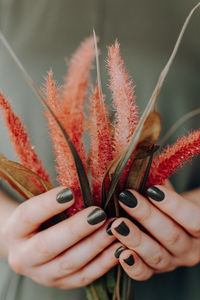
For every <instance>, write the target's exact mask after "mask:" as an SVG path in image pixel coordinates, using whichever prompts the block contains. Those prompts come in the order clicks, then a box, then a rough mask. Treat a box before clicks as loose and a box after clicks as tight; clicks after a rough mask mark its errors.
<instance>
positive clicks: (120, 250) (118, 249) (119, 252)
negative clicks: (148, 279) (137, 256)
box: [114, 246, 126, 258]
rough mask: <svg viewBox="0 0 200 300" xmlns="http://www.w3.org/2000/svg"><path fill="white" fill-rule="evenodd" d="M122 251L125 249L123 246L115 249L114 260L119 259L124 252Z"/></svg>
mask: <svg viewBox="0 0 200 300" xmlns="http://www.w3.org/2000/svg"><path fill="white" fill-rule="evenodd" d="M124 250H126V248H125V247H124V246H120V247H119V248H117V250H116V251H115V254H114V255H115V257H116V258H119V257H120V254H121V253H122V252H123V251H124Z"/></svg>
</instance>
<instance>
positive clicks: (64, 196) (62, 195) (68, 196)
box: [56, 188, 73, 203]
mask: <svg viewBox="0 0 200 300" xmlns="http://www.w3.org/2000/svg"><path fill="white" fill-rule="evenodd" d="M72 199H73V194H72V191H71V190H70V189H68V188H65V189H64V190H62V191H61V192H59V193H58V194H57V195H56V201H57V202H58V203H66V202H69V201H72Z"/></svg>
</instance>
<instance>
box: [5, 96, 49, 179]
mask: <svg viewBox="0 0 200 300" xmlns="http://www.w3.org/2000/svg"><path fill="white" fill-rule="evenodd" d="M0 106H1V108H2V112H3V117H4V121H5V124H6V127H7V128H8V131H9V138H10V140H11V143H12V144H13V148H14V150H15V153H16V155H17V157H18V158H19V161H20V162H21V164H22V165H23V166H25V167H26V168H28V169H30V170H31V171H33V172H35V173H36V174H38V175H39V176H40V177H42V178H43V179H44V180H46V181H48V182H50V179H49V175H48V173H47V171H46V170H45V168H44V166H43V165H42V162H41V161H40V160H39V158H38V156H37V154H36V152H35V151H34V147H33V146H32V145H31V143H30V140H29V137H28V134H27V132H26V129H25V127H24V125H23V124H22V122H21V120H20V118H19V117H18V116H17V115H16V114H15V113H14V112H13V110H12V108H11V105H10V103H9V101H8V100H6V99H5V97H4V95H3V94H2V93H0Z"/></svg>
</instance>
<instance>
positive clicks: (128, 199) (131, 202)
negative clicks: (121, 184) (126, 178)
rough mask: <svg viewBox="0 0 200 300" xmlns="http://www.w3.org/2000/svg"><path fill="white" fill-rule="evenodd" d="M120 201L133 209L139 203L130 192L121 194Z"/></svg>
mask: <svg viewBox="0 0 200 300" xmlns="http://www.w3.org/2000/svg"><path fill="white" fill-rule="evenodd" d="M119 201H120V202H122V203H123V204H125V205H126V206H128V207H131V208H133V207H136V206H137V203H138V202H137V199H136V197H135V196H134V195H133V194H132V193H131V192H129V191H123V192H121V193H120V194H119Z"/></svg>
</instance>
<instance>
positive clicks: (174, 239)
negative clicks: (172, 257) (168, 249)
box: [165, 228, 181, 246]
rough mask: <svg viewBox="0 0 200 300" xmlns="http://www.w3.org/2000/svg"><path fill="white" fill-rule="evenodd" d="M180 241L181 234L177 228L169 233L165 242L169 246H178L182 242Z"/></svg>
mask: <svg viewBox="0 0 200 300" xmlns="http://www.w3.org/2000/svg"><path fill="white" fill-rule="evenodd" d="M180 239H181V233H180V232H179V230H177V229H175V228H173V229H172V231H171V233H169V235H168V236H166V237H165V241H166V244H167V245H168V246H174V245H176V244H177V243H178V242H179V241H180Z"/></svg>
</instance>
